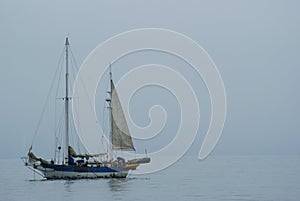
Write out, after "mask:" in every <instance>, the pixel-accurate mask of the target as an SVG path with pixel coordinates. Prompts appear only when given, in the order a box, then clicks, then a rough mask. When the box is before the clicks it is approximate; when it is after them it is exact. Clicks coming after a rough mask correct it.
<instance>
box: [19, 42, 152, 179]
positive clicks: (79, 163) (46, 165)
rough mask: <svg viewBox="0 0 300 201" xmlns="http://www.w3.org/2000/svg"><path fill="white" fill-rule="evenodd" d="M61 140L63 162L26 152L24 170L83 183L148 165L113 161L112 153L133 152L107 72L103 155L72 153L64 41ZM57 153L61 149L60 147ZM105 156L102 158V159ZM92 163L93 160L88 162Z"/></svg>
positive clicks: (142, 160)
mask: <svg viewBox="0 0 300 201" xmlns="http://www.w3.org/2000/svg"><path fill="white" fill-rule="evenodd" d="M65 64H66V65H65V69H66V73H65V96H64V97H63V100H64V107H65V108H64V113H65V115H64V116H65V129H64V130H65V134H64V135H65V136H64V138H65V140H64V146H65V147H64V148H63V150H64V154H63V159H62V160H61V161H59V160H46V159H44V158H40V157H37V156H36V155H35V154H34V153H33V151H32V145H31V146H30V148H29V151H28V154H27V156H26V157H22V159H23V161H24V163H25V166H27V167H29V168H30V169H31V170H33V171H34V172H37V173H39V174H40V175H41V176H43V177H44V178H46V179H81V178H84V179H87V178H125V177H127V175H128V172H129V171H132V170H136V168H137V167H138V166H139V165H140V164H144V163H150V158H149V157H147V156H146V157H144V158H137V159H131V160H127V161H126V160H125V159H124V158H122V157H120V156H119V157H114V156H113V154H112V153H113V151H114V150H126V151H134V150H135V148H134V145H133V141H132V138H131V135H130V131H129V129H128V125H127V122H126V119H125V115H124V113H123V110H122V106H121V103H120V100H119V97H118V93H117V90H116V88H115V85H114V82H113V80H112V72H111V68H110V72H109V75H110V81H109V82H110V90H109V92H108V94H109V97H108V98H107V99H106V102H107V104H108V109H109V113H110V118H109V119H110V124H109V125H110V131H109V132H110V143H109V145H110V146H109V147H110V148H109V149H108V150H107V152H106V153H100V154H86V153H85V154H80V153H76V151H75V150H74V149H73V147H72V146H71V145H70V144H69V131H70V117H69V116H70V114H69V106H70V101H71V97H70V96H69V90H68V88H69V40H68V37H67V38H66V41H65ZM58 149H59V150H60V149H62V147H61V146H59V147H58ZM103 155H105V156H106V157H103ZM103 158H104V159H103ZM91 159H93V160H91Z"/></svg>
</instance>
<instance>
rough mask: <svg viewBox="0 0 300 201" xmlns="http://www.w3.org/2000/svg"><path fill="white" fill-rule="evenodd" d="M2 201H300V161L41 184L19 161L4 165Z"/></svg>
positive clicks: (188, 167)
mask: <svg viewBox="0 0 300 201" xmlns="http://www.w3.org/2000/svg"><path fill="white" fill-rule="evenodd" d="M0 162H1V166H0V200H1V201H18V200H20V201H59V200H80V201H82V200H85V201H94V200H97V201H101V200H121V201H122V200H130V201H139V200H141V201H158V200H175V201H182V200H205V201H210V200H241V201H242V200H247V201H250V200H253V201H256V200H262V201H268V200H278V201H289V200H295V201H299V200H300V156H209V157H208V158H207V159H205V160H204V161H199V160H198V159H197V158H196V156H195V157H192V156H188V157H184V158H182V159H181V160H179V161H178V162H177V163H175V164H174V165H172V166H171V167H169V168H167V169H165V170H163V171H160V172H157V173H154V174H148V175H139V176H137V175H131V176H130V178H126V179H95V180H57V181H53V180H52V181H47V180H42V179H41V177H39V176H38V175H34V174H33V173H32V172H31V171H30V170H28V169H27V168H26V167H24V166H23V163H22V161H21V160H20V159H1V160H0Z"/></svg>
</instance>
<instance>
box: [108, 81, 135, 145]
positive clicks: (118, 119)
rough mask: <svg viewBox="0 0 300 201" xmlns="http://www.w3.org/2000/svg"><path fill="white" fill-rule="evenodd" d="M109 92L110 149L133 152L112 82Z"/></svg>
mask: <svg viewBox="0 0 300 201" xmlns="http://www.w3.org/2000/svg"><path fill="white" fill-rule="evenodd" d="M111 92H112V94H111V107H112V108H111V110H112V120H111V124H112V133H111V135H112V136H111V142H112V149H122V150H135V148H134V146H133V143H132V139H131V136H130V132H129V129H128V125H127V123H126V119H125V116H124V112H123V110H122V106H121V103H120V100H119V97H118V94H117V91H116V90H115V86H114V83H113V81H111Z"/></svg>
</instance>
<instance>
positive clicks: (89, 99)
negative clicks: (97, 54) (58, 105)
mask: <svg viewBox="0 0 300 201" xmlns="http://www.w3.org/2000/svg"><path fill="white" fill-rule="evenodd" d="M70 53H71V59H73V60H74V63H75V66H76V68H77V70H78V72H79V68H78V65H77V62H76V60H75V57H74V55H73V51H72V49H71V48H70ZM77 75H79V74H77ZM77 79H79V81H80V83H81V84H82V87H83V89H84V92H85V95H86V97H87V99H88V103H89V107H90V109H91V110H92V111H94V108H93V104H92V100H91V97H90V96H89V94H88V93H87V89H86V86H85V84H84V82H83V80H82V78H81V76H78V77H77Z"/></svg>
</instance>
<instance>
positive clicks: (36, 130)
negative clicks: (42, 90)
mask: <svg viewBox="0 0 300 201" xmlns="http://www.w3.org/2000/svg"><path fill="white" fill-rule="evenodd" d="M62 56H63V53H62V54H61V58H62ZM60 60H61V59H60ZM59 67H60V65H58V67H57V68H56V70H55V73H54V77H53V79H52V83H51V87H50V90H49V92H48V95H47V98H46V101H45V103H44V107H43V111H42V114H41V116H40V118H39V121H38V124H37V127H36V129H35V131H34V135H33V139H32V141H31V146H32V145H33V142H34V140H35V138H36V135H37V133H38V130H39V128H40V125H41V122H42V119H43V117H44V114H45V111H46V107H47V105H48V103H49V97H50V94H51V91H52V89H53V86H54V82H55V78H56V77H57V72H58V69H59Z"/></svg>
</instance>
